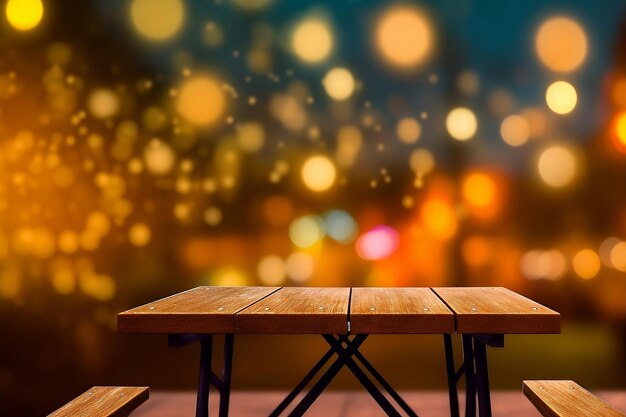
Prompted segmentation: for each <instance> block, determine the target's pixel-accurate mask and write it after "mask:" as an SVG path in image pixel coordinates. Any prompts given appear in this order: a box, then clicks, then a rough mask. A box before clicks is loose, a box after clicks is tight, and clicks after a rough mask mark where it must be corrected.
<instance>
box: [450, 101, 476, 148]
mask: <svg viewBox="0 0 626 417" xmlns="http://www.w3.org/2000/svg"><path fill="white" fill-rule="evenodd" d="M446 129H447V130H448V133H449V134H450V136H452V137H453V138H454V139H456V140H461V141H462V140H468V139H471V138H472V137H473V136H474V135H475V134H476V130H477V129H478V120H476V115H475V114H474V112H473V111H471V110H470V109H468V108H465V107H457V108H456V109H453V110H452V111H451V112H450V113H448V117H446Z"/></svg>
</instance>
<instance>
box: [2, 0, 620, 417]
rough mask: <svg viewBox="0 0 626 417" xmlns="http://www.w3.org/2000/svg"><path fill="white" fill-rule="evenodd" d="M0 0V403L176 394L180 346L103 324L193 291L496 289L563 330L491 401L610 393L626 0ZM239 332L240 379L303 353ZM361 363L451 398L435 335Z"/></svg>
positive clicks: (511, 368) (185, 358)
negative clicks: (132, 391)
mask: <svg viewBox="0 0 626 417" xmlns="http://www.w3.org/2000/svg"><path fill="white" fill-rule="evenodd" d="M1 3H2V9H1V11H2V13H1V16H0V20H1V22H0V326H1V327H0V328H1V329H2V336H0V414H1V415H16V416H17V415H24V416H31V415H40V414H44V413H45V412H49V411H50V410H51V409H53V408H55V407H57V406H59V405H60V404H62V403H64V402H65V401H66V400H68V399H69V398H72V397H74V396H75V395H77V394H78V393H79V392H81V391H82V390H84V389H86V388H87V387H89V386H92V385H106V384H115V385H119V384H143V385H150V386H151V387H152V388H153V389H157V390H158V389H193V388H194V384H195V383H196V375H197V361H198V352H197V347H191V346H190V347H186V348H182V349H168V348H167V346H166V340H165V337H163V336H147V335H143V336H142V335H118V334H116V322H115V316H116V314H117V313H118V312H120V311H123V310H125V309H128V308H131V307H134V306H136V305H139V304H143V303H145V302H149V301H151V300H154V299H156V298H160V297H163V296H166V295H169V294H172V293H175V292H178V291H182V290H185V289H188V288H190V287H194V286H197V285H311V286H447V285H455V286H462V285H467V286H472V285H473V286H494V285H495V286H506V287H508V288H510V289H512V290H515V291H518V292H520V293H522V294H525V295H527V296H529V297H531V298H533V299H536V300H537V301H540V302H542V303H544V304H546V305H547V306H550V307H552V308H554V309H556V310H558V311H559V312H561V313H562V315H563V319H564V325H563V334H562V335H558V336H515V337H510V338H508V340H507V348H506V349H503V350H497V351H496V350H494V351H492V352H491V356H490V360H491V362H492V363H491V365H492V366H491V373H492V374H491V378H492V381H493V385H494V387H495V388H496V389H519V385H520V381H521V380H522V379H523V378H573V379H576V380H578V381H579V382H581V383H583V384H585V385H587V386H589V387H590V388H622V389H623V388H624V386H626V13H625V12H626V3H624V2H623V1H621V0H598V1H594V2H588V1H585V0H574V1H572V0H570V1H539V0H528V1H524V2H496V1H481V0H445V1H435V0H422V1H405V2H400V1H395V0H389V1H382V0H381V1H366V0H341V1H338V0H319V1H304V0H299V1H293V0H291V1H289V0H202V1H200V0H198V1H186V2H185V1H182V0H128V1H121V0H98V1H96V0H91V1H86V0H85V1H80V2H64V1H51V0H8V1H4V0H3V1H2V2H1ZM318 339H319V340H318ZM235 344H236V346H235V368H234V374H235V375H234V386H235V388H236V389H286V388H288V387H290V386H293V385H294V383H295V382H296V381H297V380H298V379H299V377H300V376H301V375H302V374H303V373H304V372H305V371H306V370H307V368H308V367H309V366H311V365H312V363H313V362H314V361H315V360H316V359H317V358H318V357H319V356H320V354H321V353H322V351H323V350H324V349H325V348H324V342H323V340H321V338H314V337H300V336H298V337H295V336H293V337H286V336H280V337H267V336H264V337H260V336H244V337H240V338H239V339H237V340H236V341H235ZM364 349H365V351H366V353H367V354H368V356H369V357H370V358H371V360H372V361H373V362H374V363H376V364H377V365H379V366H380V368H381V369H382V371H383V372H384V373H385V375H388V376H389V379H390V380H391V381H392V382H393V383H394V384H395V385H396V386H397V387H398V388H400V389H416V388H417V389H444V387H445V379H444V362H443V353H442V341H441V338H440V337H435V336H421V337H408V336H402V337H393V336H385V337H382V336H380V337H372V338H371V339H370V340H368V342H367V343H366V345H365V347H364ZM300 355H302V356H300ZM333 387H334V388H338V389H352V388H358V387H357V385H356V382H355V381H354V380H353V379H352V378H351V377H350V375H343V374H342V375H341V376H340V378H339V379H338V381H336V383H335V384H333Z"/></svg>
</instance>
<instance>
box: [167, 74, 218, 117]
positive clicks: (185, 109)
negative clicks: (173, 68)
mask: <svg viewBox="0 0 626 417" xmlns="http://www.w3.org/2000/svg"><path fill="white" fill-rule="evenodd" d="M225 105H226V103H225V97H224V93H223V92H222V88H221V86H220V84H219V83H218V82H217V81H216V80H215V79H213V78H211V77H209V76H206V75H198V76H195V77H192V78H190V79H188V80H185V82H184V83H183V85H182V86H181V88H180V91H179V92H178V97H177V100H176V110H178V112H179V113H180V114H181V115H182V116H183V117H184V118H185V120H187V121H188V122H189V123H191V124H193V125H196V126H200V127H206V126H208V125H211V124H212V123H214V122H215V121H216V120H217V119H218V118H219V117H220V116H221V115H222V113H223V111H224V107H225Z"/></svg>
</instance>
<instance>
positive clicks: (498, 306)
mask: <svg viewBox="0 0 626 417" xmlns="http://www.w3.org/2000/svg"><path fill="white" fill-rule="evenodd" d="M433 291H435V292H436V293H437V295H439V297H440V298H441V299H442V300H443V301H444V303H445V304H446V305H447V306H448V307H450V309H451V310H452V311H453V312H454V314H455V316H456V329H457V333H474V334H499V333H502V334H548V333H560V332H561V315H560V314H559V313H557V312H556V311H553V310H550V309H549V308H547V307H544V306H542V305H541V304H539V303H536V302H534V301H532V300H530V299H528V298H526V297H524V296H522V295H519V294H517V293H515V292H513V291H511V290H508V289H506V288H500V287H475V288H469V287H468V288H464V287H457V288H453V287H447V288H433Z"/></svg>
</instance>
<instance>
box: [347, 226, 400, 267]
mask: <svg viewBox="0 0 626 417" xmlns="http://www.w3.org/2000/svg"><path fill="white" fill-rule="evenodd" d="M399 244H400V238H399V236H398V232H396V230H395V229H394V228H392V227H390V226H385V225H381V226H376V227H374V228H373V229H371V230H369V231H368V232H366V233H364V234H362V235H361V236H359V238H358V239H357V241H356V252H357V254H358V255H359V256H360V257H361V258H363V259H365V260H368V261H374V260H379V259H385V258H387V257H389V256H390V255H391V254H393V253H394V252H395V251H396V250H397V249H398V246H399Z"/></svg>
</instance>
